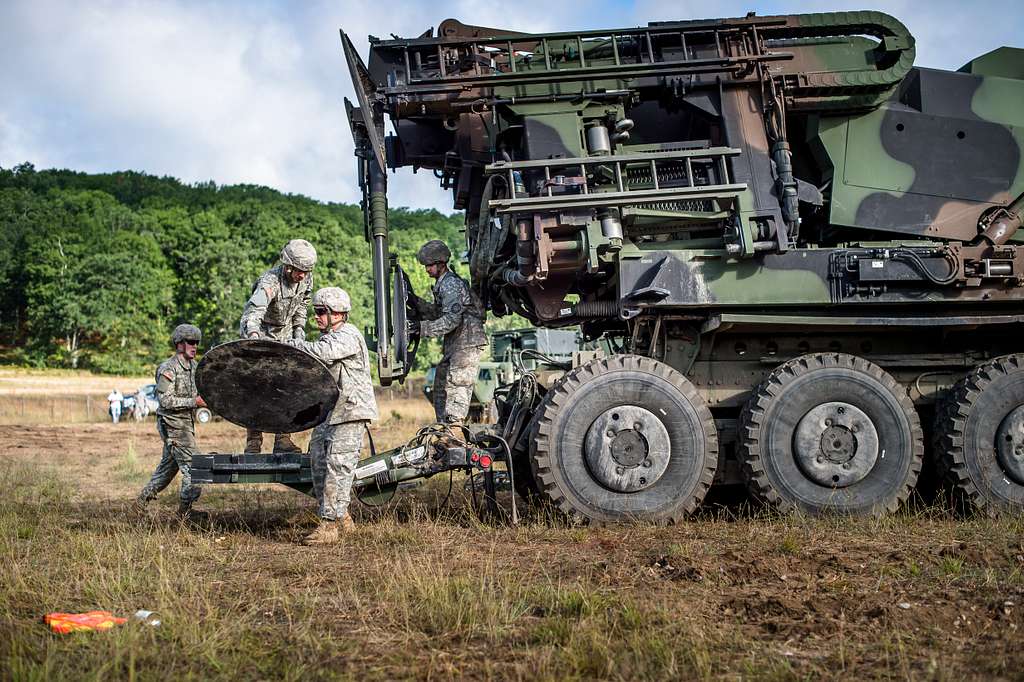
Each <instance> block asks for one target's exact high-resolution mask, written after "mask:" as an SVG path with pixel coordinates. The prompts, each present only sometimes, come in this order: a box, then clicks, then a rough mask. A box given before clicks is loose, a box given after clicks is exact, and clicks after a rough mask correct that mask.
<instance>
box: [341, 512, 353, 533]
mask: <svg viewBox="0 0 1024 682" xmlns="http://www.w3.org/2000/svg"><path fill="white" fill-rule="evenodd" d="M340 525H341V532H342V533H351V532H352V531H354V530H355V529H356V522H355V521H353V520H352V517H351V516H348V515H346V516H345V518H343V519H342V520H341V522H340Z"/></svg>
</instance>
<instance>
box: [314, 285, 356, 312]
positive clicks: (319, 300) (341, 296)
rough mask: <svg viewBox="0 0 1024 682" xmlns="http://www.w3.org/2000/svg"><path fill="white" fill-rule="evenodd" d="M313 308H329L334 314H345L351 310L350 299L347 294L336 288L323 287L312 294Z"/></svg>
mask: <svg viewBox="0 0 1024 682" xmlns="http://www.w3.org/2000/svg"><path fill="white" fill-rule="evenodd" d="M313 307H314V308H318V307H323V308H329V309H330V310H332V311H334V312H336V313H347V312H349V311H350V310H352V299H350V298H349V296H348V292H347V291H345V290H344V289H340V288H338V287H324V288H323V289H317V290H316V293H315V294H313Z"/></svg>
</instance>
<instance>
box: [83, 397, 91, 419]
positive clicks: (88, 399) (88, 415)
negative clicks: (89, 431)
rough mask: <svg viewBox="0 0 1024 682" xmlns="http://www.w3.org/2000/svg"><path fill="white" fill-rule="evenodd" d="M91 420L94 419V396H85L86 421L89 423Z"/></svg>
mask: <svg viewBox="0 0 1024 682" xmlns="http://www.w3.org/2000/svg"><path fill="white" fill-rule="evenodd" d="M91 419H92V396H91V395H86V396H85V421H87V422H88V421H90V420H91Z"/></svg>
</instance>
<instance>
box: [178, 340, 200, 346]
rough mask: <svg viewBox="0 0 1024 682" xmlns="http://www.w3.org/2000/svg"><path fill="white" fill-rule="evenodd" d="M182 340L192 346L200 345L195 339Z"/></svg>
mask: <svg viewBox="0 0 1024 682" xmlns="http://www.w3.org/2000/svg"><path fill="white" fill-rule="evenodd" d="M181 342H182V343H187V344H188V345H190V346H198V345H199V342H198V341H196V340H195V339H182V340H181Z"/></svg>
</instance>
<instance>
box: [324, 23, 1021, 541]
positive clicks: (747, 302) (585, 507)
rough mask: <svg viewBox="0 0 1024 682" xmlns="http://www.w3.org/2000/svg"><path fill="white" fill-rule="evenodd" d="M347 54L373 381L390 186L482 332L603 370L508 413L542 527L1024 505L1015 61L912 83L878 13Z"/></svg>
mask: <svg viewBox="0 0 1024 682" xmlns="http://www.w3.org/2000/svg"><path fill="white" fill-rule="evenodd" d="M342 43H343V50H344V53H345V56H346V60H347V62H348V66H349V69H350V71H351V74H352V77H353V82H354V84H355V90H356V96H357V97H356V99H357V100H358V101H357V102H355V103H349V102H346V107H347V110H348V117H349V121H350V124H351V127H352V131H353V134H354V137H355V140H356V155H357V157H358V163H359V168H360V177H361V179H362V184H363V192H364V211H365V215H366V237H367V240H368V242H369V243H370V245H371V254H372V258H373V264H374V280H375V299H376V321H375V325H376V326H375V336H376V344H377V358H378V364H379V370H380V377H381V380H382V382H383V383H385V384H387V383H389V382H391V381H394V380H401V379H402V378H403V377H404V375H405V373H406V372H408V370H409V367H410V363H411V357H410V348H411V347H413V346H412V344H411V342H410V339H409V338H408V337H407V331H406V324H405V320H406V318H407V316H408V315H409V314H410V311H409V310H408V309H407V307H406V305H405V298H406V283H405V279H404V277H403V275H402V273H401V268H400V267H399V266H398V264H397V261H396V259H395V258H394V257H393V256H392V254H390V252H389V249H388V225H387V175H386V170H387V168H391V169H398V168H404V167H408V166H411V167H412V168H413V169H414V170H416V169H423V170H426V171H429V172H433V173H434V175H435V176H436V177H437V178H438V180H439V182H440V185H441V187H443V188H444V189H446V190H449V191H450V192H451V194H452V198H453V206H454V208H455V209H459V210H463V211H465V216H466V248H467V251H468V262H469V270H470V275H471V285H472V288H473V290H474V292H475V293H476V295H478V296H479V297H480V299H481V300H482V301H483V303H484V304H485V306H486V308H487V309H488V310H489V311H490V313H491V314H492V315H496V316H502V315H506V314H509V313H513V312H514V313H518V314H519V315H521V316H523V317H524V318H526V319H528V320H530V321H531V322H532V323H533V324H535V325H537V326H541V327H564V326H570V325H578V326H579V328H580V329H582V331H583V334H584V335H585V337H586V338H588V339H598V338H603V339H605V340H606V341H607V343H608V344H609V347H611V348H614V349H615V352H613V353H610V354H605V356H604V357H600V358H594V359H590V360H589V361H586V362H579V363H577V364H578V366H576V367H575V368H573V369H572V370H570V371H568V372H566V373H565V374H564V375H563V376H562V377H561V378H560V379H558V380H557V381H554V382H552V383H550V384H549V385H547V386H543V385H539V384H535V385H531V386H529V387H528V388H529V390H517V391H512V392H510V394H509V398H508V401H507V403H506V405H505V406H504V409H503V411H502V422H501V423H499V425H498V427H497V428H498V429H499V430H501V431H502V433H503V435H504V436H506V437H507V438H508V439H509V442H510V443H512V444H513V445H514V452H513V455H512V460H513V464H514V466H515V471H516V475H517V477H519V478H520V479H521V480H523V481H526V482H527V484H528V486H529V488H530V490H532V491H533V493H534V494H535V495H536V498H537V499H539V500H544V501H547V502H548V503H550V504H552V505H554V506H556V507H557V508H559V509H561V510H563V511H564V512H566V513H568V514H570V515H575V516H579V517H584V518H588V519H592V520H597V521H617V520H624V519H648V520H653V521H675V520H680V519H682V518H684V517H685V516H687V515H688V514H690V513H691V512H693V511H694V510H695V509H696V508H697V506H698V505H699V504H700V503H701V501H702V499H703V498H704V496H705V494H706V492H707V491H708V489H709V487H710V486H712V484H717V483H731V482H743V483H745V484H746V485H747V486H748V488H749V490H750V492H751V493H752V495H753V496H754V497H755V498H756V499H758V500H760V501H762V502H765V503H767V504H770V505H773V506H775V507H777V508H779V509H782V510H788V509H800V510H804V511H806V512H810V513H818V512H824V511H831V512H839V513H846V514H864V513H882V512H886V511H891V510H894V509H896V508H897V507H898V506H900V505H901V504H902V503H904V502H905V501H906V500H907V499H908V497H909V496H910V495H911V493H912V491H913V490H914V488H915V485H916V483H917V481H918V477H919V474H920V472H921V471H922V466H924V465H926V464H927V465H930V466H934V467H935V470H936V471H937V473H938V474H939V475H940V476H941V477H942V478H943V480H944V481H945V482H946V485H947V486H948V489H949V490H950V491H951V492H952V493H953V494H954V497H955V498H956V499H957V500H958V501H959V503H961V504H964V505H966V506H968V507H973V508H979V509H984V510H1000V509H1011V510H1020V509H1021V508H1022V507H1024V351H1022V349H1021V342H1022V339H1024V335H1022V326H1024V325H1022V323H1024V239H1022V238H1024V232H1022V231H1019V229H1018V228H1019V227H1020V225H1021V217H1022V210H1024V154H1022V150H1024V106H1022V105H1024V50H1019V49H1013V48H1008V47H1003V48H999V49H996V50H994V51H992V52H989V53H988V54H985V55H984V56H981V57H979V58H977V59H975V60H973V61H971V62H970V63H968V64H967V65H965V66H964V67H963V68H961V69H960V70H959V71H955V72H952V71H942V70H935V69H928V68H920V67H915V66H914V56H915V42H914V38H913V36H912V35H911V34H910V33H909V32H908V31H907V29H906V28H905V27H904V26H903V24H901V23H900V22H899V21H897V20H896V19H894V18H892V17H890V16H888V15H886V14H882V13H880V12H873V11H864V12H840V13H823V14H806V15H790V16H764V17H760V16H754V15H748V16H746V17H741V18H732V19H712V20H701V21H671V22H654V23H650V24H648V25H647V26H643V27H639V28H622V29H606V30H592V31H579V32H559V33H547V34H526V33H521V32H516V31H511V30H505V29H494V28H486V27H480V26H468V25H464V24H461V23H459V22H458V21H455V20H447V21H444V22H443V23H441V24H440V26H439V27H438V30H437V31H436V33H435V32H433V31H432V30H431V31H427V32H426V33H424V34H423V35H421V36H419V37H416V38H397V37H395V38H393V39H390V40H379V39H376V38H372V37H371V39H370V55H369V59H368V61H366V62H364V61H363V60H362V58H361V57H360V56H359V54H358V53H357V51H356V50H355V48H354V47H353V45H352V43H351V41H350V40H349V38H348V37H347V36H346V35H345V34H344V33H342ZM386 119H390V126H391V129H392V130H391V133H390V134H387V135H386V134H385V122H386Z"/></svg>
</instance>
